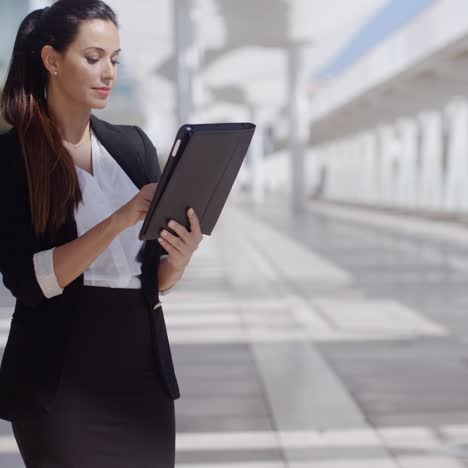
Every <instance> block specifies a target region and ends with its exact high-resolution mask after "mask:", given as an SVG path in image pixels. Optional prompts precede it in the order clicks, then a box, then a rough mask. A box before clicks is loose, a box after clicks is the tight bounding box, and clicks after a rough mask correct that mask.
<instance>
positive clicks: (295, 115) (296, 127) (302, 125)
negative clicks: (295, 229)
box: [288, 43, 309, 213]
mask: <svg viewBox="0 0 468 468" xmlns="http://www.w3.org/2000/svg"><path fill="white" fill-rule="evenodd" d="M308 52H309V46H307V45H305V44H301V43H291V44H290V45H289V48H288V65H289V66H288V71H289V80H288V82H289V150H290V155H291V176H292V179H291V184H292V187H291V201H292V210H293V212H295V213H301V212H303V211H304V203H305V197H306V195H305V181H304V177H305V170H304V169H305V162H304V158H305V148H306V142H307V139H308V133H309V117H308V111H309V103H308V99H307V95H306V82H307V78H308V73H309V68H308V66H307V63H308V61H307V57H308Z"/></svg>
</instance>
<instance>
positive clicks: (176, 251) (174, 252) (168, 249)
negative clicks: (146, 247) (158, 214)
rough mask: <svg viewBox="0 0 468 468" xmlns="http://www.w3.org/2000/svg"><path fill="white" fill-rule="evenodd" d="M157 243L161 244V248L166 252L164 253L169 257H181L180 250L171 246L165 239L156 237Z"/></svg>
mask: <svg viewBox="0 0 468 468" xmlns="http://www.w3.org/2000/svg"><path fill="white" fill-rule="evenodd" d="M158 242H159V243H160V244H161V246H162V247H164V249H165V250H166V252H167V253H168V254H170V255H183V254H182V252H180V250H179V249H178V248H177V247H175V246H174V245H172V244H171V243H170V242H168V241H167V240H166V239H164V238H163V237H158Z"/></svg>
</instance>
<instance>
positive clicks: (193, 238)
mask: <svg viewBox="0 0 468 468" xmlns="http://www.w3.org/2000/svg"><path fill="white" fill-rule="evenodd" d="M190 211H191V209H189V210H187V214H188V218H189V221H190V232H189V231H187V229H185V226H182V225H181V224H179V223H178V222H177V221H175V220H170V221H169V223H168V226H169V227H170V228H171V229H173V230H174V231H175V232H176V233H177V235H178V237H177V236H174V235H173V234H171V233H170V232H169V231H167V230H166V229H163V230H162V231H161V237H159V238H158V241H159V243H160V244H161V246H162V247H164V249H165V250H166V251H167V253H168V257H167V258H166V260H167V262H168V263H170V264H171V265H172V266H173V267H174V269H176V270H178V271H183V270H184V269H185V267H186V266H187V265H188V262H189V261H190V258H191V257H192V254H193V252H195V250H197V248H198V246H199V244H200V242H201V241H202V240H203V234H202V232H201V229H200V222H199V220H198V216H197V215H196V213H195V211H193V213H191V212H190Z"/></svg>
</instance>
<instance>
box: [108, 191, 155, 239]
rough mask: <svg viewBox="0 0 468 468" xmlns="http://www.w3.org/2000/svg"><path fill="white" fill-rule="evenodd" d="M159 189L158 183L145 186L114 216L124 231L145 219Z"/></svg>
mask: <svg viewBox="0 0 468 468" xmlns="http://www.w3.org/2000/svg"><path fill="white" fill-rule="evenodd" d="M157 187H158V182H153V183H151V184H146V185H143V187H142V188H141V190H140V191H139V192H138V193H137V194H136V195H135V196H134V197H133V198H132V199H130V200H129V201H128V202H127V203H125V205H122V206H121V207H120V208H119V209H118V210H117V211H115V212H114V213H113V214H112V216H114V217H115V218H116V219H117V220H118V224H119V226H120V228H121V230H122V231H123V230H125V229H127V228H128V227H131V226H133V225H134V224H136V223H137V222H138V221H141V220H143V219H145V217H146V214H147V213H148V210H149V207H150V205H151V200H152V199H153V196H154V192H155V191H156V188H157Z"/></svg>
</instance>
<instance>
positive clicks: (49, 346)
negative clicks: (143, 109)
mask: <svg viewBox="0 0 468 468" xmlns="http://www.w3.org/2000/svg"><path fill="white" fill-rule="evenodd" d="M90 125H91V128H92V130H93V131H94V133H95V135H96V136H97V138H98V139H99V140H100V142H101V143H102V144H103V146H104V147H105V148H106V149H107V150H108V151H109V153H110V154H111V155H112V156H113V157H114V159H115V160H116V161H117V163H118V164H119V165H120V167H121V168H122V169H123V170H124V171H125V172H126V174H127V175H128V176H129V178H130V179H131V180H132V181H133V182H134V184H135V185H136V186H137V187H138V189H141V188H142V186H143V185H145V184H148V183H151V182H158V181H159V179H160V176H161V169H160V166H159V161H158V156H157V152H156V148H155V147H154V146H153V144H152V142H151V140H150V139H149V138H148V136H147V135H146V134H145V133H144V131H143V130H142V129H141V128H140V127H137V126H133V125H114V124H111V123H109V122H106V121H104V120H101V119H99V118H97V117H96V116H95V115H93V114H91V119H90ZM0 214H1V228H0V272H1V273H2V275H3V283H4V284H5V286H6V287H7V288H8V289H9V290H10V291H11V293H12V294H13V296H14V297H15V298H16V302H15V307H14V312H13V315H12V320H11V326H10V332H9V335H8V340H7V343H6V346H5V350H4V353H3V358H2V362H1V365H0V418H1V419H6V420H9V421H11V420H12V419H13V418H16V417H21V416H27V415H29V414H32V413H33V412H35V413H37V412H41V411H42V412H47V411H48V409H49V406H50V404H51V403H52V402H53V400H54V397H55V395H56V390H57V386H58V383H59V379H60V375H61V371H62V365H63V357H64V351H65V346H66V344H67V342H68V339H69V336H70V332H71V326H72V324H71V320H70V319H71V317H72V315H74V314H73V313H72V308H73V307H74V304H75V302H76V301H75V300H74V298H75V297H76V295H77V294H79V290H80V287H81V286H82V285H83V278H84V275H83V274H81V275H80V276H78V277H77V278H76V279H75V280H74V281H72V282H71V283H70V284H68V285H67V286H65V288H64V289H63V293H62V294H59V295H57V296H54V297H51V298H46V297H45V296H44V294H43V292H42V290H41V288H40V286H39V284H38V282H37V279H36V275H35V272H34V266H33V254H34V253H36V252H39V251H42V250H46V249H50V248H52V247H53V246H59V245H62V244H65V243H66V242H69V241H71V240H73V239H76V238H77V237H78V234H77V227H76V222H75V219H74V217H73V216H71V217H69V218H68V219H67V222H66V223H65V224H64V225H63V226H62V227H61V228H60V229H59V231H58V233H57V236H56V238H55V241H50V240H47V239H45V238H43V237H41V238H39V237H37V236H35V234H34V230H33V226H32V222H31V214H30V209H29V202H28V188H27V183H26V174H25V171H24V162H23V158H22V157H21V153H20V145H19V139H18V135H17V131H16V129H15V128H12V129H10V130H9V131H8V132H7V133H5V134H3V135H0ZM163 253H165V251H164V249H163V248H162V247H161V246H160V245H159V243H158V242H157V241H156V240H153V241H145V242H144V244H142V249H141V250H140V253H139V256H138V257H137V258H138V260H139V261H140V262H141V275H140V279H141V282H142V292H143V294H144V297H145V299H146V303H147V306H148V314H149V316H150V321H151V322H150V323H151V326H152V339H153V351H154V358H155V365H157V366H158V368H159V371H160V373H161V375H162V378H163V384H164V387H165V389H166V391H167V393H168V395H169V396H170V397H171V398H172V399H174V400H175V399H177V398H179V397H180V392H179V387H178V383H177V379H176V376H175V372H174V366H173V361H172V356H171V350H170V345H169V341H168V337H167V332H166V324H165V320H164V314H163V308H162V305H159V306H158V304H159V303H160V300H159V288H158V274H157V273H158V267H159V261H160V255H161V254H163ZM155 307H156V308H155Z"/></svg>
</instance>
